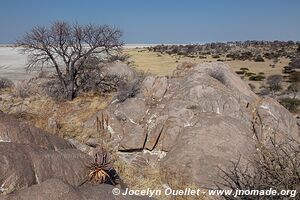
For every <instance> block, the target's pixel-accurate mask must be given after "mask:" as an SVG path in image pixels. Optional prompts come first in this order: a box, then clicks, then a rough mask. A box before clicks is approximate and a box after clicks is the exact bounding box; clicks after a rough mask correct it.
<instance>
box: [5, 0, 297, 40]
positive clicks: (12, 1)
mask: <svg viewBox="0 0 300 200" xmlns="http://www.w3.org/2000/svg"><path fill="white" fill-rule="evenodd" d="M0 9H1V12H0V28H1V29H0V30H1V31H0V43H12V42H13V41H14V40H15V39H16V38H17V37H19V36H21V35H23V34H24V33H25V32H26V31H29V30H30V29H31V27H32V26H34V25H48V24H50V23H51V22H53V21H55V20H66V21H69V22H75V21H77V22H79V23H90V22H91V23H96V24H112V25H116V26H118V27H120V28H121V29H122V30H123V31H124V36H123V40H124V41H125V42H126V43H149V44H151V43H197V42H212V41H233V40H300V26H299V24H300V22H299V20H300V1H299V0H249V1H246V0H207V1H205V0H202V1H201V0H149V1H147V0H106V1H105V0H47V1H45V0H1V2H0Z"/></svg>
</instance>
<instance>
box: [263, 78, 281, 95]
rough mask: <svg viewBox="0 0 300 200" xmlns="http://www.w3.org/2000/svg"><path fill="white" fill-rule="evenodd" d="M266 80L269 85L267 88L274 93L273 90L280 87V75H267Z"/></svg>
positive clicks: (277, 89)
mask: <svg viewBox="0 0 300 200" xmlns="http://www.w3.org/2000/svg"><path fill="white" fill-rule="evenodd" d="M266 82H267V84H268V85H269V89H270V90H271V91H272V93H273V94H274V92H275V91H279V90H280V89H281V82H282V76H281V75H272V76H269V77H268V78H267V81H266Z"/></svg>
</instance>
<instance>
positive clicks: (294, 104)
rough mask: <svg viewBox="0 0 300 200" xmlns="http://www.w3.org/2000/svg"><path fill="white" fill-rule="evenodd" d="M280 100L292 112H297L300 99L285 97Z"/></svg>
mask: <svg viewBox="0 0 300 200" xmlns="http://www.w3.org/2000/svg"><path fill="white" fill-rule="evenodd" d="M279 102H280V104H281V105H283V106H284V107H285V108H286V109H288V110H289V111H291V112H296V111H297V110H298V108H299V106H300V99H295V98H283V99H280V101H279Z"/></svg>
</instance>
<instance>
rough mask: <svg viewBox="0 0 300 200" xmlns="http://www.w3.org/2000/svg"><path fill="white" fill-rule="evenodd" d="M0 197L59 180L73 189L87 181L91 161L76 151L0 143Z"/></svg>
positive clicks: (88, 157) (85, 155)
mask: <svg viewBox="0 0 300 200" xmlns="http://www.w3.org/2000/svg"><path fill="white" fill-rule="evenodd" d="M0 160H1V162H2V164H1V166H0V183H1V188H0V191H1V193H4V194H8V193H11V192H13V191H15V190H19V189H22V188H26V187H28V186H31V185H33V184H37V183H41V182H43V181H45V180H47V179H49V178H60V179H62V180H64V181H66V182H67V183H69V184H71V185H73V186H76V185H79V184H81V183H82V182H83V181H84V180H85V179H86V177H87V173H88V170H87V167H86V166H87V165H89V164H90V163H91V162H92V158H91V157H90V156H88V155H87V154H84V153H82V152H81V151H79V150H77V149H60V150H57V151H56V150H47V149H44V148H41V147H39V146H36V145H32V144H18V143H13V142H1V143H0Z"/></svg>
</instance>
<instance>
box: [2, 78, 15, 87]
mask: <svg viewBox="0 0 300 200" xmlns="http://www.w3.org/2000/svg"><path fill="white" fill-rule="evenodd" d="M13 86H14V83H13V82H12V81H11V80H9V79H8V78H0V89H5V88H10V87H13Z"/></svg>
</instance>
